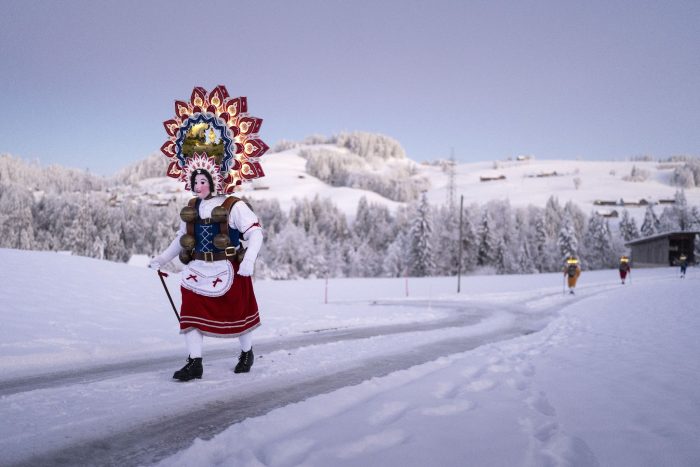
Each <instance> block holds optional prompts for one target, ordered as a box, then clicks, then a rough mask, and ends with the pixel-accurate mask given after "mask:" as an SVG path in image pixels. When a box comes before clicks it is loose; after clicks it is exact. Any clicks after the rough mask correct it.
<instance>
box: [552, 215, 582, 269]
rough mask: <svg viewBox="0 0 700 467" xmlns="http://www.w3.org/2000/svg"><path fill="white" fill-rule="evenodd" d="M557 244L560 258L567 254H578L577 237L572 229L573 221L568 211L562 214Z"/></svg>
mask: <svg viewBox="0 0 700 467" xmlns="http://www.w3.org/2000/svg"><path fill="white" fill-rule="evenodd" d="M557 246H558V247H559V253H560V257H561V258H562V259H563V258H566V257H568V256H578V239H577V238H576V232H575V231H574V222H573V220H572V219H571V216H570V215H569V214H568V213H566V214H564V217H563V219H562V223H561V229H560V230H559V235H558V236H557Z"/></svg>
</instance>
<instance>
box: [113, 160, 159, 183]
mask: <svg viewBox="0 0 700 467" xmlns="http://www.w3.org/2000/svg"><path fill="white" fill-rule="evenodd" d="M167 169H168V159H167V158H165V157H164V156H163V154H151V155H150V156H148V157H147V158H146V159H144V160H141V161H138V162H136V163H135V164H132V165H130V166H128V167H126V168H125V169H122V170H121V171H119V172H117V174H116V175H115V176H114V181H115V182H116V183H121V184H131V185H133V184H136V183H138V182H139V181H141V180H144V179H147V178H154V177H162V176H164V175H165V173H166V172H167Z"/></svg>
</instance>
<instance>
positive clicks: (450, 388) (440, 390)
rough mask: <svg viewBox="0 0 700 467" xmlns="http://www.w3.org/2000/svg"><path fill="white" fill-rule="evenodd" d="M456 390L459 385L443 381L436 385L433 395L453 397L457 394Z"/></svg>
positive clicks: (438, 397)
mask: <svg viewBox="0 0 700 467" xmlns="http://www.w3.org/2000/svg"><path fill="white" fill-rule="evenodd" d="M456 392H457V387H456V386H455V385H454V384H452V383H448V382H446V381H442V382H440V383H438V384H437V386H436V387H435V390H434V391H433V396H435V397H436V398H437V399H451V398H453V397H454V396H455V393H456Z"/></svg>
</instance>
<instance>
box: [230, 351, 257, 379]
mask: <svg viewBox="0 0 700 467" xmlns="http://www.w3.org/2000/svg"><path fill="white" fill-rule="evenodd" d="M253 360H254V358H253V348H252V347H251V349H250V350H249V351H247V352H243V351H241V354H240V355H239V356H238V364H237V365H236V368H234V370H233V372H234V373H248V372H249V371H250V367H252V366H253Z"/></svg>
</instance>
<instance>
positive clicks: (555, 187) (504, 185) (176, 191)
mask: <svg viewBox="0 0 700 467" xmlns="http://www.w3.org/2000/svg"><path fill="white" fill-rule="evenodd" d="M314 147H318V146H313V145H311V146H309V145H302V146H299V147H297V148H294V149H289V150H286V151H282V152H276V153H268V154H266V155H264V156H263V157H262V159H261V163H262V165H263V168H264V170H265V173H266V176H265V177H264V178H262V179H259V180H255V181H253V182H252V183H245V184H244V185H243V187H242V189H241V193H242V194H244V195H245V196H247V197H249V198H251V199H252V200H255V199H277V200H279V202H280V204H281V206H282V209H283V210H287V209H288V208H289V207H290V206H291V205H292V202H293V199H295V198H297V199H300V198H304V197H308V198H312V197H314V196H316V195H318V196H320V197H322V198H330V199H332V200H333V201H334V202H335V203H336V204H337V205H338V207H339V208H340V209H341V210H342V211H343V212H345V213H346V214H347V215H348V216H349V217H352V216H354V214H355V210H356V208H357V202H358V200H359V199H360V198H361V197H363V196H365V197H367V199H368V200H369V201H370V202H374V203H382V204H385V205H386V206H388V207H389V208H390V209H392V210H393V209H395V208H396V206H398V205H400V204H403V203H399V202H396V201H392V200H390V199H387V198H386V197H384V196H381V195H379V194H377V193H374V192H371V191H367V190H363V189H358V188H349V187H334V186H330V185H329V184H327V183H325V182H323V181H321V180H319V179H318V178H316V177H314V176H312V175H310V174H309V173H307V171H306V160H305V159H304V158H303V157H301V156H300V155H299V153H300V151H303V150H305V149H306V150H308V149H312V150H313V149H314ZM323 149H324V150H325V151H333V150H337V151H338V153H339V154H341V153H343V152H345V151H346V150H345V149H342V148H334V147H333V146H331V145H323ZM409 162H410V161H409ZM676 165H679V164H673V163H659V162H654V161H584V160H537V159H527V160H523V161H517V160H508V161H495V162H476V163H458V164H457V165H456V169H455V191H454V194H455V199H456V200H457V202H458V201H459V196H460V195H463V196H464V199H465V203H466V204H469V203H478V204H483V203H486V202H488V201H490V200H493V199H498V200H505V199H508V200H509V201H510V203H511V204H512V205H513V206H516V207H518V206H526V205H529V204H532V205H535V206H538V207H544V205H545V203H546V202H547V199H548V198H549V197H550V196H555V197H557V198H558V199H559V202H560V203H562V204H564V203H566V202H568V201H573V202H574V203H576V204H577V205H579V207H581V208H582V209H583V210H584V212H586V213H589V212H592V211H610V210H613V209H614V210H617V211H618V212H619V211H620V210H621V209H622V208H623V206H605V205H603V206H601V205H596V204H595V202H596V200H602V201H610V202H616V203H619V202H620V201H621V200H623V201H624V202H626V203H630V202H631V203H637V202H639V201H641V200H645V201H647V202H650V203H652V204H653V203H658V202H659V201H661V200H668V199H673V197H674V194H675V192H676V191H677V189H678V188H677V187H675V186H673V185H672V183H671V178H672V174H673V169H674V166H676ZM413 166H414V168H415V170H416V172H417V175H418V176H424V177H426V178H428V179H429V180H430V188H429V189H428V191H427V194H428V199H429V200H430V202H431V203H433V204H444V203H446V202H447V200H448V189H447V187H448V182H449V177H448V174H447V171H446V170H444V169H443V167H444V166H445V164H437V163H436V164H426V163H423V164H419V163H414V165H413ZM633 167H636V168H637V169H638V170H641V171H645V172H646V173H647V174H648V178H647V179H646V180H644V181H638V182H634V181H626V180H624V178H625V177H628V176H629V175H630V173H631V172H632V168H633ZM500 177H504V178H500ZM486 179H495V180H488V181H486ZM181 185H182V184H181V183H178V182H176V181H174V180H172V179H167V178H165V177H163V178H156V179H147V180H143V181H142V182H140V184H139V187H138V188H137V189H136V191H137V192H138V193H141V194H145V193H148V195H147V197H148V198H149V199H154V198H162V199H166V200H167V199H171V198H172V197H173V196H176V197H178V198H182V199H185V198H187V197H188V196H189V194H187V193H184V192H183V191H182V186H181ZM124 189H127V188H126V187H125V188H124ZM128 189H129V190H132V191H133V189H132V188H128ZM685 194H686V198H687V200H688V203H689V204H690V205H700V188H697V187H696V188H690V189H686V191H685ZM133 195H136V193H133ZM624 207H625V208H627V209H628V210H629V211H630V214H631V215H632V216H633V217H635V218H636V219H637V221H638V222H639V221H641V220H642V218H643V215H644V206H634V205H629V204H628V205H627V206H624ZM657 214H658V213H657Z"/></svg>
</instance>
